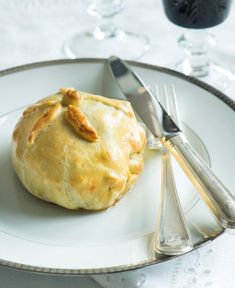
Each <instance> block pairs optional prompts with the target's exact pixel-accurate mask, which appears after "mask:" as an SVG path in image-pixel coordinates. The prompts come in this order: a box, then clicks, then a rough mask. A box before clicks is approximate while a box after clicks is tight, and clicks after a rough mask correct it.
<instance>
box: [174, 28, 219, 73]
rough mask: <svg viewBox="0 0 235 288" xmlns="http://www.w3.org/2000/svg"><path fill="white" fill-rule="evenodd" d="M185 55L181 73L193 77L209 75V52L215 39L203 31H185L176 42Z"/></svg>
mask: <svg viewBox="0 0 235 288" xmlns="http://www.w3.org/2000/svg"><path fill="white" fill-rule="evenodd" d="M178 43H179V45H180V47H182V48H183V49H184V51H185V53H186V59H185V60H184V61H183V72H184V73H185V74H187V75H190V76H193V77H205V76H207V75H208V73H209V64H210V61H209V52H210V49H211V48H212V47H213V46H215V39H214V37H213V35H211V34H210V33H209V32H208V31H207V30H205V29H191V30H187V31H186V32H185V33H184V34H183V35H182V36H181V37H180V38H179V40H178Z"/></svg>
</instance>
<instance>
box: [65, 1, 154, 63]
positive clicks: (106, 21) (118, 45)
mask: <svg viewBox="0 0 235 288" xmlns="http://www.w3.org/2000/svg"><path fill="white" fill-rule="evenodd" d="M84 1H85V2H86V3H87V4H88V9H87V12H88V13H89V14H90V15H92V16H95V17H96V18H97V19H98V21H97V25H96V26H95V27H93V29H91V30H90V31H86V32H83V33H78V34H76V35H74V36H73V37H72V38H71V39H69V40H68V41H67V42H66V43H65V45H64V51H65V54H66V55H67V56H68V57H69V58H80V57H98V58H107V57H109V56H111V55H116V56H119V57H121V58H125V59H138V58H139V57H141V56H142V55H143V54H144V52H145V51H146V50H148V48H149V40H148V39H147V37H145V36H144V35H142V34H138V33H134V32H129V31H125V30H123V29H121V28H119V27H117V26H116V25H115V22H114V21H113V18H114V16H115V15H117V14H119V13H120V12H121V11H122V10H123V9H124V1H123V0H84Z"/></svg>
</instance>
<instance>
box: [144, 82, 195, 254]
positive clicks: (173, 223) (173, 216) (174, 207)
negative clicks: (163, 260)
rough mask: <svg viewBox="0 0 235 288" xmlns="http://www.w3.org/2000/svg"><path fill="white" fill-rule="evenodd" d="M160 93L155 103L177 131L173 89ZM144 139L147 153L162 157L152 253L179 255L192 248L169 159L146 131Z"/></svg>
mask: <svg viewBox="0 0 235 288" xmlns="http://www.w3.org/2000/svg"><path fill="white" fill-rule="evenodd" d="M161 90H162V93H160V89H158V86H156V95H157V96H158V98H159V99H158V100H159V101H160V103H161V104H162V106H163V107H164V108H165V109H166V111H167V112H168V113H169V114H170V115H171V117H172V118H173V119H174V121H175V122H176V124H177V125H178V126H179V127H180V128H181V126H182V125H181V123H180V119H179V112H178V105H177V101H176V95H175V90H174V86H173V85H172V86H171V87H170V89H169V88H168V89H167V86H166V85H164V86H163V89H161ZM169 90H170V93H169ZM147 139H148V146H149V147H150V148H151V149H160V151H161V153H162V156H161V158H162V159H161V161H162V176H161V201H160V210H159V214H158V220H157V227H156V233H155V235H154V239H153V245H154V249H155V250H156V251H157V252H160V253H164V254H166V255H179V254H182V253H185V252H187V251H189V250H190V249H191V248H192V241H191V239H190V236H189V233H188V230H187V226H186V222H185V218H184V214H183V211H182V208H181V204H180V200H179V197H178V193H177V189H176V185H175V180H174V173H173V169H172V162H171V156H170V154H169V152H168V151H167V150H166V148H164V147H163V145H161V143H160V141H158V140H157V139H156V138H154V137H153V136H152V135H151V133H150V132H148V131H147Z"/></svg>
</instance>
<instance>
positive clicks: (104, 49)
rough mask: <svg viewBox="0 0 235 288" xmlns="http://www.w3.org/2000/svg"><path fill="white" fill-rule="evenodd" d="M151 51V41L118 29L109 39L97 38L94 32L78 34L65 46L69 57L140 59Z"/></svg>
mask: <svg viewBox="0 0 235 288" xmlns="http://www.w3.org/2000/svg"><path fill="white" fill-rule="evenodd" d="M148 49H149V40H148V39H147V38H146V37H145V36H143V35H141V34H135V33H132V32H126V31H123V30H120V29H117V30H116V31H114V32H113V33H112V34H110V35H109V36H108V37H100V39H99V38H97V37H95V33H93V32H85V33H82V34H77V35H75V36H74V37H73V38H71V39H69V40H68V41H67V42H66V43H65V45H64V52H65V54H66V56H67V57H69V58H71V59H74V58H83V57H88V58H90V57H91V58H94V57H97V58H108V57H109V56H112V55H115V56H118V57H120V58H124V59H131V60H134V59H138V58H140V57H141V56H142V55H143V54H144V53H145V52H146V51H147V50H148Z"/></svg>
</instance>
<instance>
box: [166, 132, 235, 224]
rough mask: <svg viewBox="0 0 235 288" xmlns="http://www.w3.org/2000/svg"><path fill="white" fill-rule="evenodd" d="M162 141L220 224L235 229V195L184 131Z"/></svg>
mask: <svg viewBox="0 0 235 288" xmlns="http://www.w3.org/2000/svg"><path fill="white" fill-rule="evenodd" d="M162 142H163V145H164V146H165V147H166V148H167V149H168V150H169V151H170V152H171V154H172V155H173V156H174V158H175V159H176V160H177V162H178V163H179V165H180V166H181V168H182V169H183V170H184V172H185V174H186V175H187V176H188V178H189V179H190V181H191V182H192V184H193V185H194V186H195V188H196V189H197V190H198V192H199V193H200V195H201V197H202V198H203V200H204V201H205V202H206V204H207V205H208V207H209V208H210V210H211V211H212V213H213V214H214V216H215V217H216V219H217V221H218V222H219V223H220V225H221V226H222V227H224V228H231V229H235V196H234V195H233V194H232V193H231V192H229V190H228V189H227V188H226V187H225V186H224V185H223V184H222V183H221V182H220V180H219V179H218V178H217V177H216V176H215V174H214V173H213V172H212V170H211V169H210V168H209V167H208V166H207V164H206V163H205V162H204V161H203V160H202V159H201V158H200V156H199V155H198V154H197V153H196V152H195V151H194V149H193V148H192V147H191V145H190V144H189V143H188V141H187V140H186V139H185V137H184V135H183V133H181V132H180V133H178V134H176V135H175V136H172V137H170V138H168V139H166V140H163V141H162Z"/></svg>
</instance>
